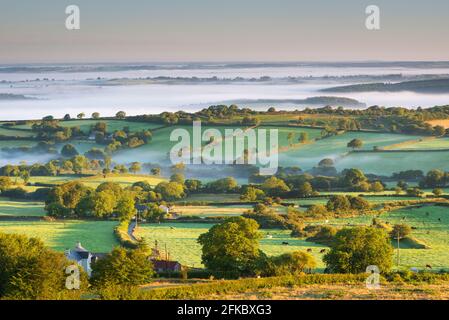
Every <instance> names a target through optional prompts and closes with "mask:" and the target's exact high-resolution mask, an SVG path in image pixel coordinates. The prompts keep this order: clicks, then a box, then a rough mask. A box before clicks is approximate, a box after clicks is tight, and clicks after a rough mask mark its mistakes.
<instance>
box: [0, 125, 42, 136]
mask: <svg viewBox="0 0 449 320" xmlns="http://www.w3.org/2000/svg"><path fill="white" fill-rule="evenodd" d="M0 136H9V137H34V133H33V132H32V131H31V130H30V131H24V130H14V128H9V129H7V128H5V127H2V126H0Z"/></svg>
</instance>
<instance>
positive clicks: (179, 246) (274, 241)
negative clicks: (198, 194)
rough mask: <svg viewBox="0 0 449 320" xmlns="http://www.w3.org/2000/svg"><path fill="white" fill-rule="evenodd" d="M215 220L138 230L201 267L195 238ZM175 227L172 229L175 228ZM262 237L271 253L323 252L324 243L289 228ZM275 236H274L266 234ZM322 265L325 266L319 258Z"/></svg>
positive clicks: (151, 241)
mask: <svg viewBox="0 0 449 320" xmlns="http://www.w3.org/2000/svg"><path fill="white" fill-rule="evenodd" d="M212 226H213V224H207V223H163V224H145V225H141V226H140V227H139V229H138V232H137V234H138V235H139V236H141V237H143V238H144V239H145V241H147V242H148V243H149V244H150V245H153V244H154V242H155V241H156V240H157V241H158V245H159V248H160V249H164V248H165V245H167V250H168V252H169V254H170V258H171V259H174V260H178V261H179V262H181V263H182V264H185V265H188V266H194V267H200V266H202V264H201V246H200V245H199V244H198V243H197V242H196V240H197V239H198V237H199V235H200V234H202V233H205V232H207V230H209V228H210V227H212ZM172 228H173V229H172ZM261 232H262V235H263V238H262V240H261V241H260V249H261V250H262V251H264V252H265V253H267V254H268V255H279V254H282V253H285V252H291V251H295V250H303V251H304V250H307V249H308V248H312V254H313V255H314V256H315V257H316V258H317V260H318V258H319V257H320V256H321V254H320V253H319V250H321V249H322V248H324V247H323V246H320V245H317V244H314V243H311V242H306V241H304V240H300V239H294V238H291V237H290V231H282V230H261ZM268 234H270V235H271V236H272V238H271V239H269V238H267V235H268ZM283 241H287V242H289V245H288V246H285V245H282V242H283ZM318 267H319V268H323V264H322V262H321V260H319V265H318Z"/></svg>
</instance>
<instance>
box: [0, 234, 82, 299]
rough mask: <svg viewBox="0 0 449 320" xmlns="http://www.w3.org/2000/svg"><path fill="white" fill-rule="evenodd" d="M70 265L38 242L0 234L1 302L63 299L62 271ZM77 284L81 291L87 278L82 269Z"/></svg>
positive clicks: (63, 275) (63, 274)
mask: <svg viewBox="0 0 449 320" xmlns="http://www.w3.org/2000/svg"><path fill="white" fill-rule="evenodd" d="M72 264H73V263H72V262H70V261H69V260H67V258H66V257H65V256H64V254H62V253H59V252H56V251H53V250H51V249H48V248H47V247H45V246H44V244H43V243H42V241H41V240H39V239H36V238H28V237H26V236H23V235H17V234H3V233H0V299H1V298H7V299H33V300H35V299H58V298H64V295H65V294H70V293H69V292H68V290H67V289H66V288H65V283H66V279H67V276H68V275H67V274H66V273H65V270H66V267H68V266H69V265H72ZM80 282H81V283H80V285H81V287H80V288H81V289H83V288H85V287H86V285H87V277H86V274H85V273H84V272H82V270H81V269H80ZM71 293H74V294H75V295H76V294H77V293H80V291H78V290H74V292H71Z"/></svg>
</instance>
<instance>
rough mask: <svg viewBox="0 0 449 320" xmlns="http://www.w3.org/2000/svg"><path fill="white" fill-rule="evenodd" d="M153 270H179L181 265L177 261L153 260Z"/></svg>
mask: <svg viewBox="0 0 449 320" xmlns="http://www.w3.org/2000/svg"><path fill="white" fill-rule="evenodd" d="M151 262H152V263H153V266H154V270H155V271H156V272H180V271H181V270H182V265H181V264H180V263H179V262H178V261H167V260H153V259H151Z"/></svg>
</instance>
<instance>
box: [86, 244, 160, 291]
mask: <svg viewBox="0 0 449 320" xmlns="http://www.w3.org/2000/svg"><path fill="white" fill-rule="evenodd" d="M148 257H149V253H148V250H147V248H146V247H142V246H141V247H139V248H137V249H133V250H127V249H124V248H121V247H116V248H114V249H113V250H112V252H111V253H109V254H108V255H107V256H106V257H104V258H103V259H100V260H98V261H97V262H95V263H94V264H93V265H92V278H91V282H92V283H93V284H94V285H95V286H99V287H104V286H110V285H141V284H145V283H148V282H150V281H151V279H152V277H153V275H154V270H153V264H152V263H151V261H150V260H149V259H148Z"/></svg>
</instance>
